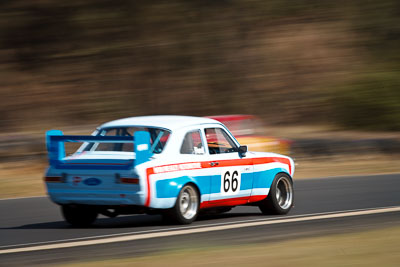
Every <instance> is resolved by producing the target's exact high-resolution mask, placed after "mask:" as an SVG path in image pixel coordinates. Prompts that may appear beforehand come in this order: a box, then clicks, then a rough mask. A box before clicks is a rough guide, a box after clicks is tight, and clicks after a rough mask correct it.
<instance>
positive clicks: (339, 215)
mask: <svg viewBox="0 0 400 267" xmlns="http://www.w3.org/2000/svg"><path fill="white" fill-rule="evenodd" d="M398 211H400V206H395V207H388V208H379V209H368V210H358V211H348V212H340V213H334V214H332V213H329V214H323V215H314V216H307V217H297V218H285V219H277V220H264V221H259V220H258V221H250V222H244V223H234V224H229V225H216V226H206V227H201V228H190V229H180V230H172V231H164V232H153V233H142V234H131V235H124V236H116V237H106V238H101V239H95V240H83V241H72V242H64V243H57V244H47V245H38V246H30V247H23V248H11V249H4V250H0V254H9V253H16V252H30V251H38V250H48V249H57V248H71V247H79V246H90V245H100V244H108V243H116V242H126V241H134V240H142V239H149V238H158V237H168V236H177V235H186V234H197V233H204V232H212V231H222V230H230V229H237V228H243V227H253V226H260V225H271V224H279V223H293V222H303V221H314V220H323V219H332V218H343V217H350V216H360V215H372V214H380V213H388V212H398Z"/></svg>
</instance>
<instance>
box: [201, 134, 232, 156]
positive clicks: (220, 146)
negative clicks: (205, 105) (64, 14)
mask: <svg viewBox="0 0 400 267" xmlns="http://www.w3.org/2000/svg"><path fill="white" fill-rule="evenodd" d="M204 131H205V134H206V138H207V146H208V150H209V151H210V154H221V153H232V152H237V151H238V148H237V146H236V144H235V143H234V142H233V141H232V139H231V138H230V137H229V136H228V134H227V133H226V132H225V131H224V130H222V129H220V128H207V129H204Z"/></svg>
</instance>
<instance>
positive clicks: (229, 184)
mask: <svg viewBox="0 0 400 267" xmlns="http://www.w3.org/2000/svg"><path fill="white" fill-rule="evenodd" d="M240 180H241V175H240V171H239V170H238V169H229V170H226V171H224V172H223V173H222V175H221V194H222V195H235V194H237V193H239V191H240Z"/></svg>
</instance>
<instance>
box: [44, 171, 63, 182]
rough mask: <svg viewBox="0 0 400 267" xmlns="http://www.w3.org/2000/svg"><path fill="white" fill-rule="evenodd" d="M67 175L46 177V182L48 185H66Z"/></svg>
mask: <svg viewBox="0 0 400 267" xmlns="http://www.w3.org/2000/svg"><path fill="white" fill-rule="evenodd" d="M66 178H67V175H66V174H65V173H63V174H62V175H61V176H46V177H44V181H45V182H46V183H65V182H66V181H67V179H66Z"/></svg>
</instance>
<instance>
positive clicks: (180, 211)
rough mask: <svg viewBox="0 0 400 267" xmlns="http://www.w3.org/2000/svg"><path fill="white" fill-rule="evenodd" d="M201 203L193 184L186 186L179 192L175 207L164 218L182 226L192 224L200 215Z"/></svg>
mask: <svg viewBox="0 0 400 267" xmlns="http://www.w3.org/2000/svg"><path fill="white" fill-rule="evenodd" d="M199 203H200V198H199V194H198V192H197V190H196V188H195V187H194V186H193V185H191V184H188V185H185V186H184V187H183V188H182V189H181V191H180V192H179V195H178V198H177V200H176V203H175V206H174V207H173V208H172V209H170V210H168V211H167V212H166V213H165V214H164V218H165V219H166V220H172V221H173V222H176V223H180V224H189V223H192V222H193V221H194V220H196V218H197V215H198V213H199Z"/></svg>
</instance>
